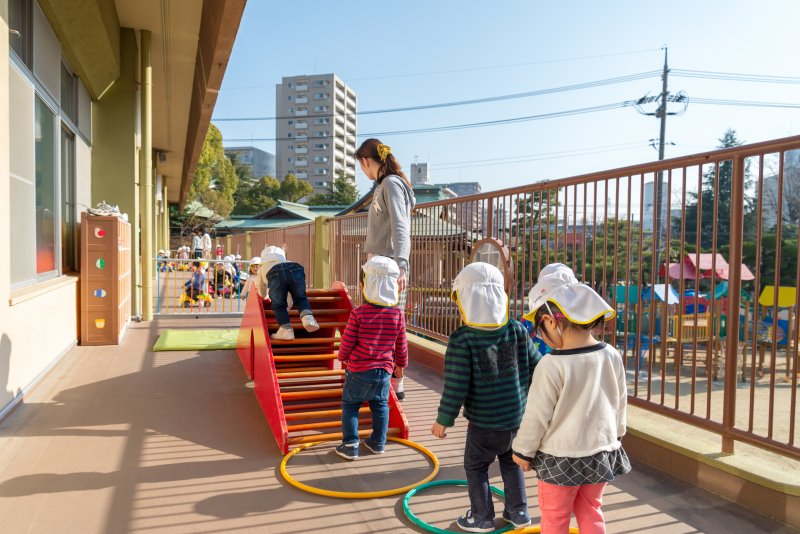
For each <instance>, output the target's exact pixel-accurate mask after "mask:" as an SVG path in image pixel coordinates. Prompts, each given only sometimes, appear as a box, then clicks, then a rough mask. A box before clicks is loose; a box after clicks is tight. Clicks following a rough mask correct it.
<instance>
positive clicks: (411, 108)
mask: <svg viewBox="0 0 800 534" xmlns="http://www.w3.org/2000/svg"><path fill="white" fill-rule="evenodd" d="M659 74H660V71H649V72H639V73H636V74H628V75H625V76H618V77H615V78H606V79H604V80H595V81H591V82H583V83H578V84H573V85H564V86H561V87H551V88H548V89H538V90H535V91H526V92H523V93H512V94H508V95H499V96H489V97H485V98H473V99H469V100H454V101H450V102H440V103H436V104H422V105H418V106H404V107H397V108H385V109H373V110H367V111H357V112H356V113H354V114H353V113H348V115H357V116H358V115H376V114H381V113H397V112H402V111H420V110H426V109H435V108H448V107H455V106H467V105H473V104H485V103H488V102H499V101H503V100H514V99H519V98H529V97H532V96H542V95H549V94H555V93H564V92H568V91H577V90H580V89H590V88H593V87H600V86H603V85H612V84H617V83H625V82H631V81H636V80H643V79H646V78H652V77H655V76H658V75H659ZM336 116H341V114H338V115H337V114H314V115H312V116H311V117H313V118H326V117H327V118H331V117H336ZM285 119H297V120H302V119H303V117H298V116H296V115H291V116H285V117H223V118H215V119H212V121H213V122H244V121H273V120H285Z"/></svg>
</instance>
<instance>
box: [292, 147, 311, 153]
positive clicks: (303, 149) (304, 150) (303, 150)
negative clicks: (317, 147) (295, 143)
mask: <svg viewBox="0 0 800 534" xmlns="http://www.w3.org/2000/svg"><path fill="white" fill-rule="evenodd" d="M294 153H295V154H308V147H305V146H299V147H297V148H295V149H294Z"/></svg>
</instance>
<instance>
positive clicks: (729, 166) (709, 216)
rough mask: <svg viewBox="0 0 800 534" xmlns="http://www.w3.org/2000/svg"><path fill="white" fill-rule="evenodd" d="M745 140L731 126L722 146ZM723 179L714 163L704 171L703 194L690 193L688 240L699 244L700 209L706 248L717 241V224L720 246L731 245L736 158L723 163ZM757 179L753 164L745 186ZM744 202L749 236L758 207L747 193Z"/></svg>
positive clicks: (676, 227)
mask: <svg viewBox="0 0 800 534" xmlns="http://www.w3.org/2000/svg"><path fill="white" fill-rule="evenodd" d="M741 144H742V141H740V140H739V139H738V138H737V137H736V131H735V130H732V129H728V130H726V131H725V134H724V135H723V136H722V137H721V138H720V139H719V145H718V148H732V147H736V146H740V145H741ZM718 168H719V178H718V179H717V177H716V173H715V168H714V167H713V166H712V167H711V168H709V169H708V170H707V171H706V172H705V173H704V174H703V184H702V185H703V187H702V194H701V195H698V194H697V193H694V192H690V193H688V194H687V196H688V199H687V202H686V217H685V219H684V220H685V225H686V241H687V242H688V243H697V217H698V211H699V212H700V213H701V216H700V217H701V220H700V245H701V247H702V248H704V249H710V248H711V247H712V245H713V243H714V241H713V240H714V224H715V222H716V226H717V235H716V237H717V241H716V242H717V247H720V246H722V245H727V244H729V243H730V238H731V186H732V184H733V161H732V160H727V161H723V162H721V163H720V164H719V167H718ZM752 186H753V180H752V178H751V176H750V172H749V165H748V166H746V167H745V178H744V187H745V191H747V190H749V189H751V188H752ZM715 198H716V199H717V216H716V220H715V218H714V199H715ZM744 202H745V205H744V228H745V237H747V236H749V235H750V234H751V233H753V232H754V229H755V223H756V220H755V210H754V202H753V198H752V197H751V196H749V195H746V196H745V201H744ZM681 224H682V221H681V219H676V220H674V221H673V224H672V232H673V235H680V234H681Z"/></svg>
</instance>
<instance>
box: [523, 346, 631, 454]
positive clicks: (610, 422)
mask: <svg viewBox="0 0 800 534" xmlns="http://www.w3.org/2000/svg"><path fill="white" fill-rule="evenodd" d="M627 400H628V391H627V385H626V382H625V365H624V363H623V361H622V357H621V356H620V355H619V352H617V350H616V349H615V348H613V347H610V346H608V345H606V344H605V343H600V344H597V345H594V346H591V347H584V348H581V349H573V350H564V351H554V352H552V353H550V354H548V355H547V356H545V357H544V358H542V359H541V361H539V363H538V365H537V366H536V371H535V372H534V373H533V382H532V384H531V388H530V392H529V393H528V402H527V405H526V408H525V415H524V416H523V417H522V423H521V424H520V428H519V431H518V432H517V437H516V439H515V440H514V443H513V446H512V447H513V449H514V452H515V453H517V455H519V456H524V457H526V458H533V457H534V456H535V455H536V452H537V451H542V452H543V453H546V454H550V455H553V456H559V457H568V458H582V457H585V456H591V455H593V454H596V453H598V452H600V451H612V450H615V449H617V448H619V446H620V442H619V440H618V439H617V438H620V437H622V436H623V435H625V430H626V424H625V410H626V406H627Z"/></svg>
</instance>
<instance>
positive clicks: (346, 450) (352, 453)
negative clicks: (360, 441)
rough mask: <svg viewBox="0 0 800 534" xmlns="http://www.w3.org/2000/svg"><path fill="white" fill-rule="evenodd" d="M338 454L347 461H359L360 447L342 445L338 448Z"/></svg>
mask: <svg viewBox="0 0 800 534" xmlns="http://www.w3.org/2000/svg"><path fill="white" fill-rule="evenodd" d="M336 454H338V455H339V456H341V457H342V458H344V459H345V460H358V445H345V444H344V443H342V444H341V445H338V446H337V447H336Z"/></svg>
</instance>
